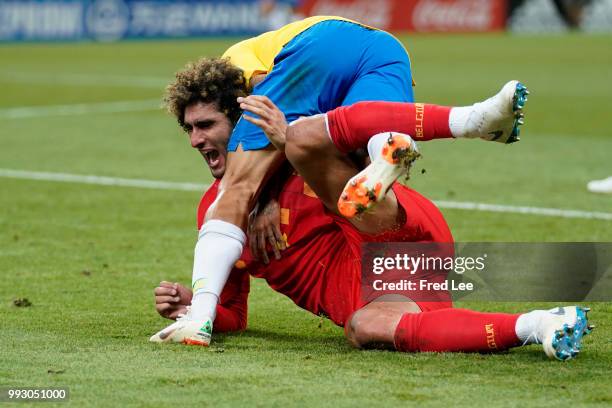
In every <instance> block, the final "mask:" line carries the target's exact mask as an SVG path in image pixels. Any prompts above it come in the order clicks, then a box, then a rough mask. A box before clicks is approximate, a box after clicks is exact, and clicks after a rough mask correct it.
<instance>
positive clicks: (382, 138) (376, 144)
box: [368, 132, 389, 161]
mask: <svg viewBox="0 0 612 408" xmlns="http://www.w3.org/2000/svg"><path fill="white" fill-rule="evenodd" d="M387 140H389V132H385V133H379V134H377V135H374V136H372V137H371V138H370V140H369V141H368V154H369V155H370V160H371V161H374V160H376V159H378V158H379V157H380V155H381V153H382V149H383V146H384V145H385V143H387Z"/></svg>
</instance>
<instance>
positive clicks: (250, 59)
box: [223, 38, 270, 83]
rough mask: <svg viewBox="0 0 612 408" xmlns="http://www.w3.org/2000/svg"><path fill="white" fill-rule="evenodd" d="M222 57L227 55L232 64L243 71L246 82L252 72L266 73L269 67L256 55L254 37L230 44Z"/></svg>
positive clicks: (248, 81) (249, 79)
mask: <svg viewBox="0 0 612 408" xmlns="http://www.w3.org/2000/svg"><path fill="white" fill-rule="evenodd" d="M223 57H229V59H230V62H231V63H232V64H234V65H236V66H237V67H238V68H240V69H242V70H243V71H244V78H245V79H246V80H247V83H250V81H251V77H252V76H253V75H254V74H258V73H267V72H268V70H269V69H270V67H268V66H267V65H266V64H264V62H263V61H261V60H260V59H259V57H258V55H257V51H256V43H255V38H250V39H248V40H244V41H240V42H239V43H237V44H234V45H232V46H231V47H230V48H228V49H227V51H225V52H224V53H223Z"/></svg>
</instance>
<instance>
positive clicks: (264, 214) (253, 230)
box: [248, 200, 287, 265]
mask: <svg viewBox="0 0 612 408" xmlns="http://www.w3.org/2000/svg"><path fill="white" fill-rule="evenodd" d="M248 232H249V246H250V249H251V254H252V255H253V257H254V258H255V259H259V260H261V261H263V263H265V264H266V265H267V264H269V263H270V258H269V257H268V251H267V248H266V244H270V247H271V248H272V252H273V253H274V258H276V259H277V260H278V259H280V258H281V254H280V251H284V250H285V249H287V245H286V243H285V240H284V239H283V236H282V234H281V232H280V206H279V205H278V201H276V200H270V201H268V203H267V204H266V205H265V207H264V208H263V210H262V211H260V212H259V213H258V214H257V215H256V216H255V218H254V219H253V220H252V221H251V223H250V224H249V230H248Z"/></svg>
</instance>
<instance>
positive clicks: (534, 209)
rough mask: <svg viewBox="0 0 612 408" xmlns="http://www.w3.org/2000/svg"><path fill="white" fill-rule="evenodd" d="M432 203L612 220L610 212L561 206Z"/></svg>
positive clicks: (466, 207)
mask: <svg viewBox="0 0 612 408" xmlns="http://www.w3.org/2000/svg"><path fill="white" fill-rule="evenodd" d="M434 203H435V204H436V205H437V206H438V207H440V208H447V209H453V210H472V211H487V212H499V213H513V214H530V215H543V216H546V217H560V218H586V219H597V220H609V221H612V213H606V212H596V211H582V210H564V209H561V208H542V207H528V206H515V205H501V204H486V203H472V202H469V201H467V202H466V201H443V200H434Z"/></svg>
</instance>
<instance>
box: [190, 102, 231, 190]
mask: <svg viewBox="0 0 612 408" xmlns="http://www.w3.org/2000/svg"><path fill="white" fill-rule="evenodd" d="M184 122H185V130H186V131H187V134H188V135H189V140H190V142H191V146H192V147H193V148H194V149H198V151H199V152H200V154H201V155H202V157H204V160H205V161H206V164H207V165H208V168H209V169H210V172H211V173H212V175H213V177H215V178H221V177H223V173H225V159H226V157H227V142H228V141H229V137H230V134H231V132H232V124H231V122H230V121H229V119H228V118H227V116H225V115H224V114H223V113H222V112H219V110H218V109H217V106H216V104H214V103H202V102H198V103H195V104H192V105H189V106H187V108H185V119H184Z"/></svg>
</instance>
